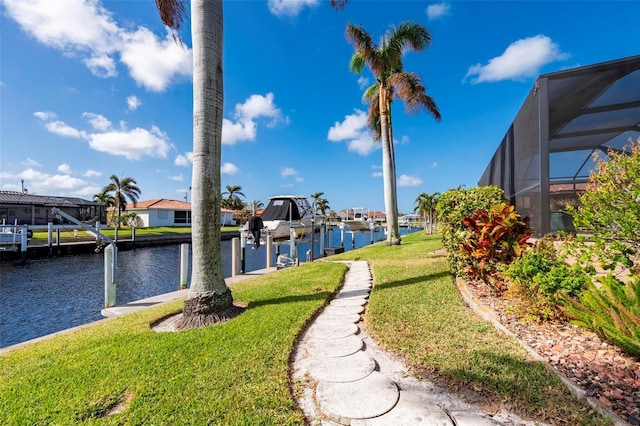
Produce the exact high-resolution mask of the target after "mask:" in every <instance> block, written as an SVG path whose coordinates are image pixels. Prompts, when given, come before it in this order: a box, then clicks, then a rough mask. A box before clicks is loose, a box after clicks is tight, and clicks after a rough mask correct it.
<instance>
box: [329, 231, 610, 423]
mask: <svg viewBox="0 0 640 426" xmlns="http://www.w3.org/2000/svg"><path fill="white" fill-rule="evenodd" d="M440 248H442V244H441V240H440V236H425V235H424V233H422V232H419V233H414V234H411V235H409V236H407V237H403V239H402V245H400V246H395V247H387V246H386V245H384V243H383V244H377V245H373V246H369V247H366V248H362V249H360V250H356V251H353V252H345V253H343V254H340V255H337V256H336V257H335V258H336V259H341V260H347V259H363V260H368V261H369V263H370V264H371V265H372V269H373V274H374V282H375V287H374V291H373V292H372V294H371V298H370V301H369V304H368V306H367V315H366V317H365V319H366V326H367V329H368V331H369V332H370V333H371V334H373V335H374V336H375V338H376V340H377V341H378V342H380V344H381V346H382V347H383V348H385V349H387V350H389V351H392V352H394V353H396V354H398V355H400V356H402V357H403V358H404V359H405V360H406V362H407V364H408V365H409V366H410V367H411V369H412V371H413V372H414V374H415V375H416V376H419V377H423V378H427V379H431V380H434V381H435V382H437V383H439V384H440V385H443V386H444V387H446V388H448V389H449V390H451V391H465V390H466V389H471V390H472V391H476V393H477V394H480V395H482V396H483V398H485V399H486V401H487V403H488V404H489V406H499V405H500V404H505V405H506V406H508V407H510V409H512V410H514V411H515V412H517V413H519V414H520V415H522V416H523V417H527V418H531V419H534V420H538V421H544V422H549V423H552V424H572V425H578V424H606V422H604V421H603V420H602V418H601V417H599V416H598V415H597V414H596V413H595V412H594V411H593V410H591V409H590V408H588V407H587V406H585V404H583V403H581V402H580V401H578V400H577V399H576V398H575V397H574V396H573V395H572V394H571V393H570V392H569V391H568V389H567V388H566V386H565V385H564V384H563V383H562V382H561V381H560V379H559V378H558V377H557V376H556V375H555V374H554V373H553V372H552V371H551V370H550V369H549V368H548V367H547V365H546V364H545V363H542V362H538V361H534V360H533V359H532V358H531V357H530V356H529V355H528V354H527V353H526V351H524V349H522V348H521V347H520V346H519V345H518V344H517V342H516V341H515V340H514V339H512V338H510V337H508V336H506V335H504V334H502V333H500V332H498V331H497V330H496V329H495V328H494V327H493V326H492V325H491V324H490V323H488V322H486V321H484V320H482V319H481V318H479V317H478V316H476V315H475V314H473V313H472V311H471V310H470V309H469V308H468V307H467V305H466V304H465V303H464V301H463V300H462V299H461V297H460V295H459V293H458V291H457V289H456V287H455V285H454V283H453V279H452V277H451V275H450V274H449V272H448V269H447V263H446V259H445V257H444V256H443V255H436V254H433V253H434V251H435V250H436V249H440Z"/></svg>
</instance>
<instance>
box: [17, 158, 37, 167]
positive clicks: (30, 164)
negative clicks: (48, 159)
mask: <svg viewBox="0 0 640 426" xmlns="http://www.w3.org/2000/svg"><path fill="white" fill-rule="evenodd" d="M20 164H22V165H23V166H25V167H42V164H40V163H38V162H37V161H36V160H32V159H31V158H29V157H27V159H26V160H25V161H23V162H21V163H20Z"/></svg>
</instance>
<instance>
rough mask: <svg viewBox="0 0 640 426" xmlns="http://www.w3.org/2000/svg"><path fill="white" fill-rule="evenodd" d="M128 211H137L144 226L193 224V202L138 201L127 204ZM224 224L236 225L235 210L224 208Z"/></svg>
mask: <svg viewBox="0 0 640 426" xmlns="http://www.w3.org/2000/svg"><path fill="white" fill-rule="evenodd" d="M126 211H128V212H135V213H136V214H137V215H138V217H139V218H140V220H141V221H142V224H143V226H185V225H191V203H187V202H185V201H179V200H170V199H167V198H155V199H152V200H145V201H138V202H137V203H129V204H127V209H126ZM220 223H221V224H222V225H235V224H236V222H235V221H234V220H233V210H228V209H222V211H221V215H220Z"/></svg>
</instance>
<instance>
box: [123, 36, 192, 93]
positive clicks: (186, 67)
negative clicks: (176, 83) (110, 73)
mask: <svg viewBox="0 0 640 426" xmlns="http://www.w3.org/2000/svg"><path fill="white" fill-rule="evenodd" d="M125 40H126V43H125V44H124V45H123V47H122V49H121V51H120V58H121V60H122V62H123V63H124V64H125V65H127V67H128V68H129V73H130V74H131V77H133V78H134V80H136V81H137V82H138V83H139V84H141V85H143V86H144V87H146V88H147V89H148V90H151V91H153V92H162V91H164V90H165V89H166V88H167V86H169V84H170V83H171V82H172V81H173V80H174V79H175V78H176V77H180V76H187V77H191V75H192V65H193V64H192V60H191V51H190V50H187V49H186V48H184V47H183V46H181V45H180V44H179V43H176V42H175V40H174V39H173V37H172V36H171V34H167V36H166V37H165V39H164V40H159V39H158V38H157V37H156V35H155V34H153V33H152V32H151V31H149V30H148V29H146V28H144V27H139V28H138V30H137V31H136V32H135V33H130V34H127V35H126V36H125Z"/></svg>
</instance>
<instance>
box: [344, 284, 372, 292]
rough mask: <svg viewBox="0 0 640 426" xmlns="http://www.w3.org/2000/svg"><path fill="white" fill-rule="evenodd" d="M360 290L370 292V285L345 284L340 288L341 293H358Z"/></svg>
mask: <svg viewBox="0 0 640 426" xmlns="http://www.w3.org/2000/svg"><path fill="white" fill-rule="evenodd" d="M360 290H365V291H370V290H371V285H369V284H366V285H365V284H345V285H344V286H343V287H342V290H341V291H360Z"/></svg>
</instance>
